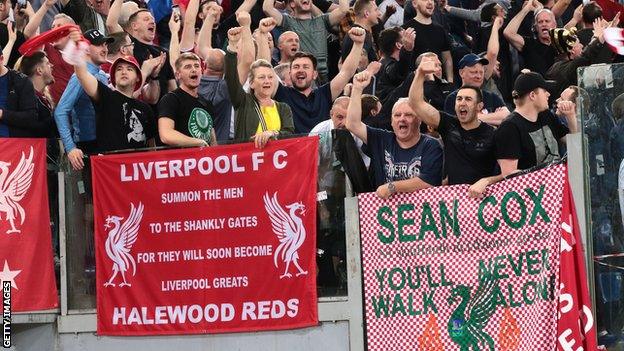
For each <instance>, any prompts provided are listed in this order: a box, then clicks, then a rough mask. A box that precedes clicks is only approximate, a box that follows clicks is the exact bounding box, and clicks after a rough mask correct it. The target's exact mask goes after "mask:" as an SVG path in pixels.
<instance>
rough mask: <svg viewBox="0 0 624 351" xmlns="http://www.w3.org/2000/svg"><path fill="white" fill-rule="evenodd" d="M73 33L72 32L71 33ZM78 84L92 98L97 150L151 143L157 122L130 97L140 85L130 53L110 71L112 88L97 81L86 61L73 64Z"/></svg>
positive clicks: (116, 61) (145, 106)
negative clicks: (88, 68)
mask: <svg viewBox="0 0 624 351" xmlns="http://www.w3.org/2000/svg"><path fill="white" fill-rule="evenodd" d="M72 35H75V34H72ZM74 70H75V71H76V77H78V81H80V85H82V88H83V89H84V91H85V92H86V93H87V95H88V96H89V97H90V98H91V100H92V101H93V106H94V108H95V116H96V140H97V148H98V151H99V152H106V151H112V150H125V149H135V148H143V147H147V146H149V145H153V141H154V136H155V135H156V122H155V120H154V114H153V112H152V109H151V108H150V107H149V105H147V104H146V103H144V102H141V101H139V100H137V99H135V98H134V97H133V95H134V92H135V91H137V90H140V89H141V87H142V86H143V76H142V74H141V68H140V67H139V64H138V62H137V61H136V59H135V58H134V57H133V56H126V57H120V58H118V59H116V60H115V61H114V62H113V64H112V66H111V70H110V79H111V83H112V85H113V87H115V89H114V90H113V89H111V88H109V87H108V86H106V84H104V83H102V82H101V81H98V80H97V78H96V77H95V76H94V75H93V74H91V73H90V72H89V71H88V70H87V65H86V63H85V62H82V63H79V64H76V65H74Z"/></svg>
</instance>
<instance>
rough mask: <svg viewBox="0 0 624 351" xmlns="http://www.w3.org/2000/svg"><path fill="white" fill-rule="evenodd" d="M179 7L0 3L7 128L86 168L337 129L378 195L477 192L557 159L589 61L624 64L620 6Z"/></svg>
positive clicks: (572, 2) (388, 2)
mask: <svg viewBox="0 0 624 351" xmlns="http://www.w3.org/2000/svg"><path fill="white" fill-rule="evenodd" d="M170 2H171V0H145V1H144V0H26V1H22V0H0V22H1V23H0V45H1V47H2V56H0V137H44V138H49V139H50V140H55V139H59V138H60V140H61V142H62V146H61V150H60V151H62V152H63V153H64V154H66V156H67V158H68V159H69V162H70V163H71V166H72V167H73V168H74V169H75V170H80V169H82V168H83V167H85V161H86V160H88V158H87V156H88V155H91V154H95V153H105V152H110V151H115V150H127V149H137V148H145V147H152V146H156V145H167V146H174V147H182V146H213V145H218V144H223V143H230V142H248V141H251V142H254V143H255V146H256V147H258V148H262V147H264V146H265V145H266V144H267V143H270V142H271V140H274V139H278V138H283V137H287V136H291V135H305V134H309V133H312V134H316V133H327V132H330V131H336V130H341V131H342V132H344V133H343V135H344V134H345V133H346V135H348V136H349V139H350V141H349V142H348V143H346V144H342V145H353V146H354V148H355V149H357V150H358V151H357V152H355V153H350V154H349V153H347V154H348V155H350V156H354V157H356V158H357V160H353V157H350V158H349V159H348V160H346V161H345V166H347V165H346V163H354V162H355V163H358V162H361V165H360V166H358V165H355V166H353V164H351V165H348V167H349V169H350V170H353V169H356V170H359V171H356V172H353V171H352V173H351V174H349V176H350V178H352V180H353V179H354V178H356V179H362V180H363V182H364V183H366V182H368V183H369V184H370V185H369V187H370V189H368V190H371V191H376V192H377V194H378V195H379V196H380V197H382V198H388V197H390V196H392V195H393V194H395V193H397V192H410V191H415V190H417V189H424V188H428V187H432V186H438V185H441V184H451V185H452V184H470V188H469V195H470V196H473V197H478V196H482V195H483V194H484V192H485V191H486V188H487V186H488V185H490V184H492V183H495V182H497V181H499V180H501V179H503V178H504V177H505V176H507V175H510V174H512V173H514V172H516V171H518V170H525V169H530V168H532V167H534V166H536V165H540V164H543V163H546V162H551V161H556V160H557V159H559V158H560V157H561V153H562V152H561V150H565V146H564V145H563V143H564V142H565V136H566V135H567V134H568V133H574V132H576V131H578V130H579V127H578V125H577V103H582V104H585V105H589V102H588V99H589V96H588V94H587V92H585V91H584V90H583V89H582V88H579V87H577V86H576V85H575V84H576V81H577V68H579V67H583V66H588V65H591V64H595V63H610V62H619V61H621V58H622V57H621V56H618V55H615V54H614V53H613V52H612V51H611V50H610V49H609V47H608V45H606V44H605V38H604V33H605V29H607V28H609V27H617V26H618V25H619V14H620V10H621V9H622V8H624V7H622V6H621V5H619V4H617V3H614V2H611V1H610V0H595V1H585V2H584V3H582V1H581V0H526V1H520V0H435V1H434V0H412V1H404V0H384V1H383V2H381V1H378V0H355V1H354V2H350V1H349V0H339V1H330V0H284V1H280V0H242V1H241V0H179V3H176V1H175V0H174V2H173V4H172V5H173V6H171V4H169V3H170ZM71 25H74V26H71ZM51 31H52V32H51ZM46 32H49V33H46ZM51 33H54V34H55V35H50V38H53V39H50V40H48V41H45V42H43V44H42V45H41V46H38V47H37V46H32V45H30V46H29V41H32V40H33V38H38V37H39V36H46V34H51ZM25 42H26V44H25V45H24V43H25ZM24 46H25V47H24ZM20 47H22V48H21V50H18V49H20ZM22 54H23V56H22ZM620 100H621V99H620ZM345 130H348V131H349V132H350V133H348V132H346V131H345ZM351 137H353V139H351ZM616 139H617V138H616ZM618 140H621V136H620V139H618ZM349 143H350V144H349ZM53 149H54V148H53V147H51V148H50V150H53ZM358 155H359V156H361V157H358ZM362 189H367V188H366V186H364V187H363V188H362ZM326 212H327V213H326V214H327V215H329V216H331V212H332V211H326ZM321 215H322V211H321ZM343 251H344V250H343ZM343 254H344V253H343Z"/></svg>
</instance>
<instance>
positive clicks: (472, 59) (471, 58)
mask: <svg viewBox="0 0 624 351" xmlns="http://www.w3.org/2000/svg"><path fill="white" fill-rule="evenodd" d="M477 63H480V64H482V65H484V66H485V65H487V64H489V63H490V61H488V59H486V58H485V57H481V56H479V55H476V54H466V55H464V57H462V59H461V60H460V61H459V69H462V68H464V67H466V66H468V67H472V66H474V65H476V64H477Z"/></svg>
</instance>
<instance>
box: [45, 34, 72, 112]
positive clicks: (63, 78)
mask: <svg viewBox="0 0 624 351" xmlns="http://www.w3.org/2000/svg"><path fill="white" fill-rule="evenodd" d="M44 51H45V53H46V55H47V56H48V60H50V63H51V64H52V65H54V67H52V76H54V84H52V85H50V95H51V96H52V100H54V104H55V105H56V104H58V102H59V100H60V99H61V95H63V91H65V87H66V86H67V82H68V81H69V78H71V76H72V74H74V67H73V66H72V65H70V64H69V63H67V62H65V60H63V56H62V55H61V52H60V51H58V50H57V49H55V48H54V47H53V46H52V44H45V47H44Z"/></svg>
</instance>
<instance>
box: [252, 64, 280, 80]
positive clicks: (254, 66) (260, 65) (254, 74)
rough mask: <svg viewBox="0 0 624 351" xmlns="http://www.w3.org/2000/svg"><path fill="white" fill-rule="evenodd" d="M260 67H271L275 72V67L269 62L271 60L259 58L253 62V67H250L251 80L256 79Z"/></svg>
mask: <svg viewBox="0 0 624 351" xmlns="http://www.w3.org/2000/svg"><path fill="white" fill-rule="evenodd" d="M260 67H266V68H270V69H271V70H272V71H273V72H274V73H275V70H274V69H273V66H272V65H271V64H270V63H269V61H267V60H265V59H258V60H256V61H254V63H252V64H251V67H250V68H249V80H250V81H251V80H254V78H255V77H256V69H257V68H260Z"/></svg>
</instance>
